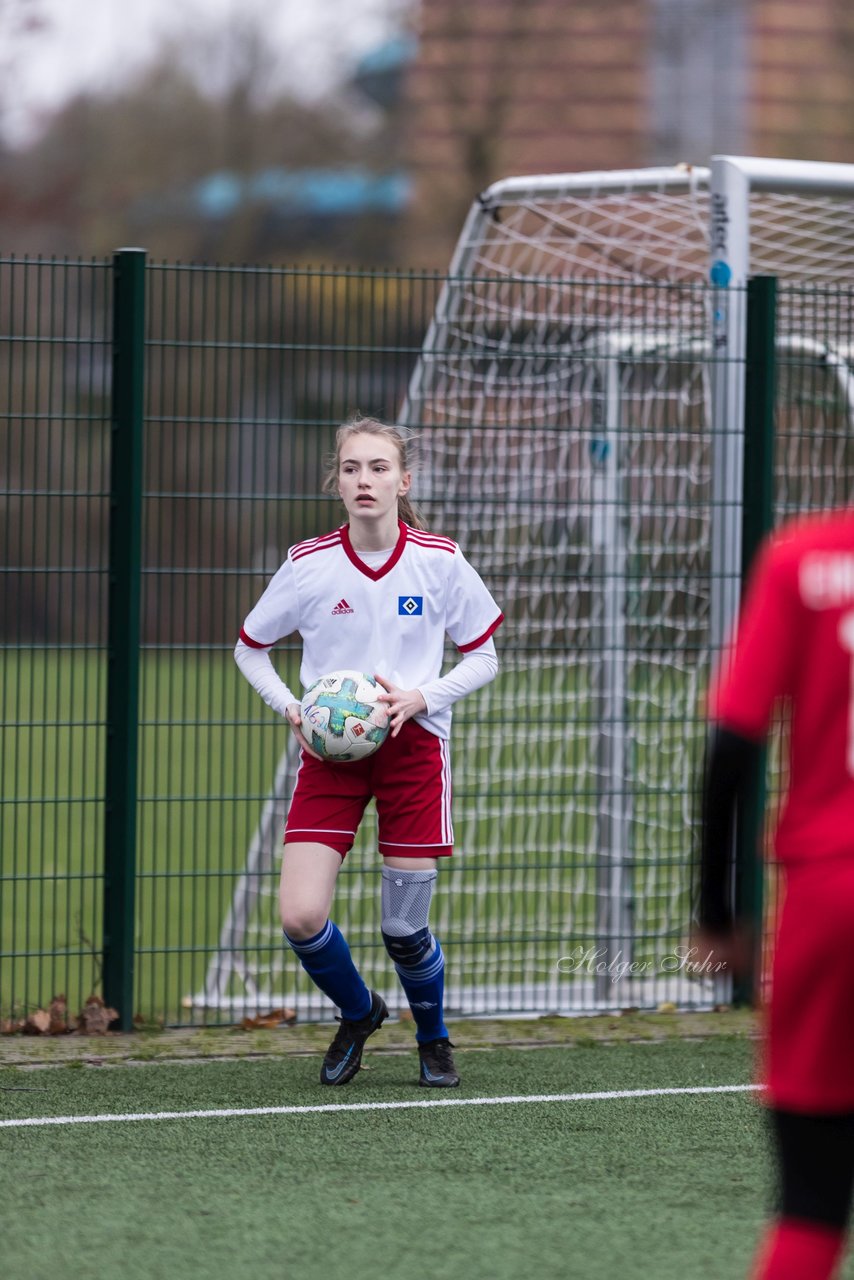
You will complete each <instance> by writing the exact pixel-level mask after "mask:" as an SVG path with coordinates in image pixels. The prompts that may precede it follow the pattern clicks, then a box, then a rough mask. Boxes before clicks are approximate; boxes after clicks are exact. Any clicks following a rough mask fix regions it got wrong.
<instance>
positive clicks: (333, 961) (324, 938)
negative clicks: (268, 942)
mask: <svg viewBox="0 0 854 1280" xmlns="http://www.w3.org/2000/svg"><path fill="white" fill-rule="evenodd" d="M285 937H286V938H287V940H288V943H289V944H290V946H291V948H292V949H293V951H294V954H295V955H296V956H297V957H298V958H299V962H300V964H301V965H302V967H303V969H305V971H306V973H307V974H308V976H309V977H310V978H311V980H312V982H313V983H314V984H315V986H317V987H320V990H321V991H322V992H323V994H324V995H327V996H329V999H330V1000H331V1001H332V1003H333V1004H336V1005H337V1006H338V1008H339V1009H340V1010H341V1017H342V1018H347V1020H348V1021H351V1022H357V1021H358V1020H359V1018H364V1017H366V1016H367V1014H369V1013H370V1011H371V993H370V991H369V990H368V988H367V987H366V986H365V983H364V980H363V978H362V976H361V974H360V973H359V970H358V969H357V968H356V966H355V965H354V963H353V957H352V956H351V955H350V948H349V947H348V946H347V940H346V938H345V937H344V935H343V933H342V932H341V930H340V929H339V928H338V926H337V924H333V923H332V921H331V920H327V921H326V924H325V925H324V926H323V928H322V929H321V930H320V932H319V933H316V934H315V935H314V937H313V938H299V939H295V938H291V937H288V935H287V934H285Z"/></svg>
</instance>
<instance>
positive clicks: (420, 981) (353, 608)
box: [234, 418, 503, 1088]
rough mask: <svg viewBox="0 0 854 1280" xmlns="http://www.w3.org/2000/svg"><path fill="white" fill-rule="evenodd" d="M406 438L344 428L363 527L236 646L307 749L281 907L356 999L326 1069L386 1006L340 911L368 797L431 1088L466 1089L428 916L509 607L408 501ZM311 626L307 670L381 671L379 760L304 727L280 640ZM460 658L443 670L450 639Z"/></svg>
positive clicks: (262, 606) (293, 551) (349, 526)
mask: <svg viewBox="0 0 854 1280" xmlns="http://www.w3.org/2000/svg"><path fill="white" fill-rule="evenodd" d="M410 484H411V475H410V471H409V466H408V461H407V454H406V443H405V440H404V438H403V436H402V434H401V433H400V432H399V431H398V430H397V428H395V427H392V426H387V425H386V424H385V423H382V422H379V421H377V420H376V419H373V418H356V419H353V420H352V421H350V422H347V423H345V424H344V425H343V426H342V427H341V428H339V431H338V435H337V439H336V452H335V458H334V462H333V464H332V465H331V466H330V469H329V472H328V474H327V477H326V480H325V482H324V491H325V492H329V493H335V494H337V495H338V496H339V497H340V498H341V501H342V502H343V504H344V507H345V508H346V511H347V516H348V520H347V523H346V524H344V525H342V526H341V528H340V529H335V530H334V531H333V532H332V533H327V534H324V535H323V536H322V537H319V538H311V539H309V540H308V541H306V542H300V543H297V545H296V546H294V547H291V548H290V550H289V551H288V556H287V559H286V560H285V562H284V564H283V565H282V567H281V568H280V569H279V570H278V572H277V573H276V574H275V576H274V577H273V579H272V580H271V582H270V584H269V586H268V587H267V589H266V591H265V592H264V594H263V595H262V597H261V599H260V600H259V601H258V603H257V604H256V605H255V608H254V609H253V610H252V611H251V613H250V614H249V615H248V617H247V618H246V620H245V622H244V624H243V628H242V630H241V632H240V639H239V640H238V642H237V646H236V648H235V651H234V656H235V659H236V661H237V664H238V666H239V667H240V669H241V671H242V672H243V674H244V675H245V676H246V678H247V679H248V680H249V682H250V684H252V685H253V687H254V688H255V689H257V691H258V693H260V695H261V697H262V698H263V699H264V701H265V702H267V703H268V704H269V705H270V706H271V707H272V708H273V710H274V711H278V712H279V714H280V715H283V716H285V717H286V718H287V719H288V720H289V722H290V724H291V727H292V729H293V731H294V733H295V734H296V736H297V739H298V741H299V744H300V747H301V753H300V767H299V770H298V773H297V780H296V786H295V788H294V793H293V797H292V799H291V803H290V807H289V810H288V817H287V822H286V825H285V847H284V852H283V855H282V876H281V884H280V891H279V907H280V912H281V920H282V928H283V929H284V932H285V936H286V938H287V940H288V942H289V943H290V945H291V947H292V948H293V950H294V952H295V953H296V955H297V956H298V958H299V960H300V963H301V964H302V966H303V968H304V969H305V971H306V973H308V974H309V976H310V977H311V978H312V980H313V981H314V982H315V983H316V985H317V986H318V987H319V988H320V990H321V991H323V992H324V993H325V994H326V995H327V996H328V997H329V998H330V1000H332V1001H333V1002H334V1004H336V1005H337V1006H338V1008H339V1009H340V1010H341V1018H340V1024H341V1025H340V1027H339V1029H338V1032H337V1034H336V1036H335V1038H334V1040H333V1041H332V1043H331V1045H330V1046H329V1049H328V1051H327V1053H326V1056H325V1058H324V1060H323V1066H322V1068H321V1072H320V1081H321V1084H327V1085H342V1084H346V1083H347V1082H348V1081H349V1080H352V1078H353V1076H354V1075H355V1074H356V1072H357V1071H358V1070H359V1067H360V1064H361V1060H362V1050H363V1048H364V1045H365V1041H366V1040H367V1039H368V1036H370V1035H372V1034H373V1033H374V1032H375V1031H377V1030H378V1029H379V1027H380V1026H381V1025H382V1023H383V1022H384V1020H385V1019H386V1018H387V1017H388V1009H387V1008H386V1005H385V1002H384V1001H383V999H382V997H381V996H379V995H378V994H377V993H376V992H375V991H370V990H369V989H368V988H367V986H366V985H365V983H364V981H363V979H362V978H361V976H360V974H359V972H358V970H357V969H356V966H355V964H354V963H353V959H352V957H351V955H350V949H349V947H348V946H347V943H346V941H345V939H344V936H343V935H342V933H341V931H340V930H339V929H338V927H337V926H336V925H335V924H333V923H332V921H331V920H330V918H329V912H330V908H331V904H332V897H333V893H334V890H335V882H336V879H337V876H338V872H339V870H340V868H341V864H342V863H343V861H344V858H345V856H346V855H347V853H348V851H349V850H350V849H351V848H352V845H353V841H354V839H355V835H356V829H357V827H358V825H359V821H360V819H361V817H362V815H363V813H364V811H365V808H366V806H367V804H368V801H369V800H370V799H371V798H372V797H373V798H374V799H375V800H376V805H377V816H378V821H379V848H380V853H381V854H382V858H383V868H382V937H383V942H384V943H385V946H386V950H387V951H388V953H389V955H390V956H391V958H392V960H393V961H394V965H395V969H396V971H397V974H398V977H399V979H400V983H401V986H402V987H403V990H404V992H405V994H406V998H407V1000H408V1001H409V1005H410V1008H411V1009H412V1014H413V1018H414V1019H415V1028H416V1030H415V1037H416V1040H417V1043H418V1053H419V1058H420V1083H421V1084H422V1085H426V1086H429V1087H435V1088H450V1087H453V1086H455V1085H458V1084H459V1082H460V1077H459V1075H458V1073H457V1070H456V1068H455V1065H454V1059H453V1055H452V1053H451V1047H452V1046H451V1043H450V1041H449V1039H448V1030H447V1027H446V1026H445V1023H444V1017H443V989H444V973H445V961H444V956H443V954H442V948H441V946H440V945H439V941H438V939H437V938H436V937H435V936H434V935H433V934H432V933H431V931H430V926H429V924H428V913H429V908H430V900H431V898H432V895H433V889H434V886H435V882H436V877H437V869H436V868H437V860H438V859H439V858H444V857H448V856H449V855H450V854H451V852H452V848H453V831H452V827H451V776H450V761H449V752H448V738H449V735H450V727H451V710H450V708H451V705H452V703H454V702H456V701H457V700H458V699H459V698H462V697H464V696H465V695H466V694H467V693H471V692H472V691H473V690H475V689H479V688H481V686H483V685H485V684H487V683H488V682H489V681H490V680H492V679H494V677H495V675H496V672H497V670H498V659H497V657H496V654H495V645H494V642H493V639H492V635H493V632H494V631H495V630H496V628H497V627H498V626H499V625H500V624H501V622H502V620H503V615H502V613H501V612H500V610H499V608H498V606H497V605H496V603H495V601H494V600H493V598H492V596H491V595H490V594H489V592H488V591H487V589H486V587H485V586H484V584H483V582H482V581H481V579H480V578H479V577H478V575H477V573H476V572H475V570H474V569H473V568H472V567H471V565H469V564H468V562H467V561H466V559H465V557H464V556H463V553H462V552H461V551H460V548H459V547H458V545H457V544H456V543H455V542H452V541H451V540H450V539H449V538H444V537H440V536H438V535H437V534H432V533H427V532H426V531H425V530H424V529H423V526H422V525H421V523H420V521H419V519H418V517H417V515H416V513H415V511H414V509H413V507H412V506H411V503H410V500H409V496H408V495H409V489H410ZM294 631H297V632H299V634H300V635H301V636H302V641H303V653H302V666H301V669H300V678H301V680H302V682H303V684H304V685H306V686H308V685H310V684H312V683H313V682H314V681H315V680H317V679H318V678H319V677H320V676H323V675H326V674H327V673H328V672H330V671H334V670H339V669H342V668H351V669H356V670H364V671H368V672H373V674H374V675H375V677H376V679H377V681H378V683H379V684H380V685H381V686H382V688H383V690H384V692H383V694H382V695H381V697H382V699H383V701H384V702H385V703H386V705H387V708H388V713H389V725H390V732H389V736H388V737H387V738H386V740H385V742H384V743H383V744H382V746H381V747H380V748H379V749H378V750H377V751H376V752H375V753H374V754H373V755H372V756H369V757H368V758H367V759H365V760H357V761H353V762H352V763H347V764H332V763H329V762H328V761H324V760H321V758H320V757H319V756H318V755H316V754H315V752H314V751H312V749H311V747H310V745H309V743H308V742H307V741H306V739H305V737H304V736H303V734H302V731H301V727H300V726H301V720H300V702H299V699H298V698H297V697H296V696H295V695H294V694H293V693H291V691H290V689H288V687H287V686H286V685H285V684H284V683H283V681H282V680H281V679H280V678H279V676H278V675H277V673H276V671H275V670H274V668H273V664H272V662H271V661H270V657H269V650H270V648H271V647H272V646H273V645H274V644H275V643H276V641H277V640H279V639H281V638H282V637H284V636H288V635H290V634H291V633H292V632H294ZM446 634H447V635H448V636H449V637H450V638H451V640H452V641H453V642H454V644H456V646H457V648H458V649H459V651H460V653H461V654H462V658H461V660H460V661H459V662H458V663H457V664H456V666H454V667H453V668H452V669H451V670H450V671H448V672H447V673H446V674H445V675H441V674H440V672H441V666H442V653H443V648H444V640H445V635H446Z"/></svg>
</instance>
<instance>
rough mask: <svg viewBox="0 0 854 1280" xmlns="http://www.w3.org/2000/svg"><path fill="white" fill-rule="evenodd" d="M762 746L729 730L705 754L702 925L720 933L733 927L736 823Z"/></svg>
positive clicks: (718, 732) (717, 734) (718, 734)
mask: <svg viewBox="0 0 854 1280" xmlns="http://www.w3.org/2000/svg"><path fill="white" fill-rule="evenodd" d="M761 749H762V746H761V743H759V742H753V741H751V740H750V739H749V738H743V737H741V735H740V734H738V733H733V732H732V730H730V729H723V728H716V729H714V730H713V731H712V735H711V737H710V739H709V743H708V746H707V750H706V764H705V770H704V777H703V792H702V796H703V801H702V815H701V820H700V822H701V826H700V877H699V878H700V885H699V891H700V892H699V898H700V901H699V921H700V924H701V925H702V926H703V928H706V929H710V930H712V931H714V932H715V933H723V932H727V931H729V930H730V929H731V928H732V925H733V919H734V910H733V859H734V849H735V821H736V814H737V812H738V810H739V807H740V805H741V804H742V803H743V801H744V799H745V797H746V795H747V793H748V789H749V787H750V786H751V785H752V782H753V779H754V777H755V776H756V766H757V764H758V761H759V755H760V752H761Z"/></svg>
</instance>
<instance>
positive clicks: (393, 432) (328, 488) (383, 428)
mask: <svg viewBox="0 0 854 1280" xmlns="http://www.w3.org/2000/svg"><path fill="white" fill-rule="evenodd" d="M353 436H381V437H382V438H383V439H384V440H388V441H390V443H391V444H393V445H394V447H395V449H396V450H397V460H398V462H399V464H400V469H401V471H409V470H410V465H409V450H408V448H407V439H406V436H405V435H404V433H403V431H402V430H401V428H400V427H394V426H391V425H390V423H388V422H381V421H380V419H379V418H363V417H362V415H361V414H358V413H357V414H356V415H355V416H354V417H352V418H350V419H349V420H348V421H347V422H344V423H342V424H341V426H340V427H339V428H338V430H337V432H336V433H335V452H334V454H330V456H329V458H328V459H327V462H326V474H325V475H324V477H323V493H331V494H334V495H335V496H336V497H337V496H338V468H339V467H340V465H341V451H342V449H343V448H344V445H345V444H346V443H347V441H348V440H350V439H351V438H352V437H353ZM397 514H398V515H399V517H400V519H401V520H402V521H403V522H404V524H408V525H411V526H412V528H413V529H423V528H424V522H423V521H422V519H421V517H420V515H419V514H418V510H417V508H416V507H415V506H414V505H413V503H412V501H411V499H410V497H409V494H408V493H405V494H403V496H402V497H400V498H398V500H397Z"/></svg>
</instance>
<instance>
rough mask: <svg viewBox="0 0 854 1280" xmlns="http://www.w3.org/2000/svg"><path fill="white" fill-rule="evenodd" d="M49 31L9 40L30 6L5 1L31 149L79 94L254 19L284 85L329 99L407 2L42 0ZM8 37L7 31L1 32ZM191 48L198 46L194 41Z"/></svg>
mask: <svg viewBox="0 0 854 1280" xmlns="http://www.w3.org/2000/svg"><path fill="white" fill-rule="evenodd" d="M38 2H39V6H40V9H41V12H42V13H43V14H44V16H45V19H46V25H45V27H44V28H43V29H42V30H39V31H36V32H30V33H27V34H15V35H14V36H10V34H9V30H8V28H9V27H10V26H14V23H13V21H12V19H13V18H14V17H15V15H16V13H17V14H20V13H21V12H23V0H5V12H4V9H3V7H0V15H2V16H4V17H5V19H6V21H5V22H4V23H2V25H0V40H2V41H3V43H4V45H5V48H4V52H3V63H4V75H5V76H6V84H7V89H6V93H5V99H6V103H5V105H6V108H7V113H6V128H7V131H8V134H9V136H10V137H11V138H12V139H13V140H16V141H24V140H25V139H26V138H27V136H30V135H32V133H33V132H35V131H36V130H37V128H38V123H39V120H40V119H41V118H42V117H43V116H44V115H45V114H46V113H49V112H50V111H52V110H53V109H55V108H56V106H58V105H59V104H60V103H61V102H62V101H63V99H65V98H66V97H68V95H69V94H70V93H73V92H74V91H75V90H77V89H80V88H84V87H88V88H89V89H92V90H94V91H97V90H98V89H102V88H105V87H108V86H109V85H110V84H111V83H116V82H117V81H121V79H122V78H124V77H127V75H129V74H131V73H132V72H133V71H134V70H135V69H137V68H138V67H139V66H140V65H141V64H142V63H144V62H145V61H146V60H147V59H149V58H150V57H151V55H152V53H153V52H154V50H155V49H156V48H157V45H158V43H159V42H160V40H161V39H162V38H163V37H164V36H166V35H170V34H175V33H178V32H181V33H189V32H191V31H192V30H193V27H194V25H195V26H197V27H198V28H199V29H201V28H202V27H204V26H205V25H216V24H218V23H222V22H223V21H226V20H227V19H228V18H229V17H232V18H233V17H236V16H239V15H241V14H245V13H247V12H250V13H251V12H253V11H254V12H257V13H259V14H263V15H264V21H265V22H266V23H267V24H269V31H270V40H271V42H272V43H273V44H274V45H275V47H276V48H277V49H278V50H279V51H280V52H281V65H282V79H283V82H284V81H285V80H287V81H289V82H290V83H291V85H292V86H293V88H294V89H295V90H296V91H297V92H298V93H299V94H300V95H301V96H305V97H312V96H320V95H322V94H323V92H325V91H328V89H329V87H330V86H331V85H332V84H334V82H335V80H336V78H337V77H338V76H344V75H346V73H347V71H348V69H349V68H350V67H351V66H352V63H353V61H354V60H356V59H357V58H358V57H359V56H360V55H361V54H362V53H364V52H366V51H367V50H369V49H371V48H372V47H374V46H375V45H376V44H378V43H379V42H380V41H381V40H382V39H383V38H384V36H386V35H387V34H389V33H390V32H391V30H392V29H393V26H394V21H395V15H396V14H400V13H401V12H404V11H406V9H407V8H408V7H409V6H408V3H407V0H177V2H176V0H38ZM4 26H5V27H6V30H5V31H4V30H3V29H2V28H3V27H4ZM187 38H190V36H189V35H188V36H187Z"/></svg>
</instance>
